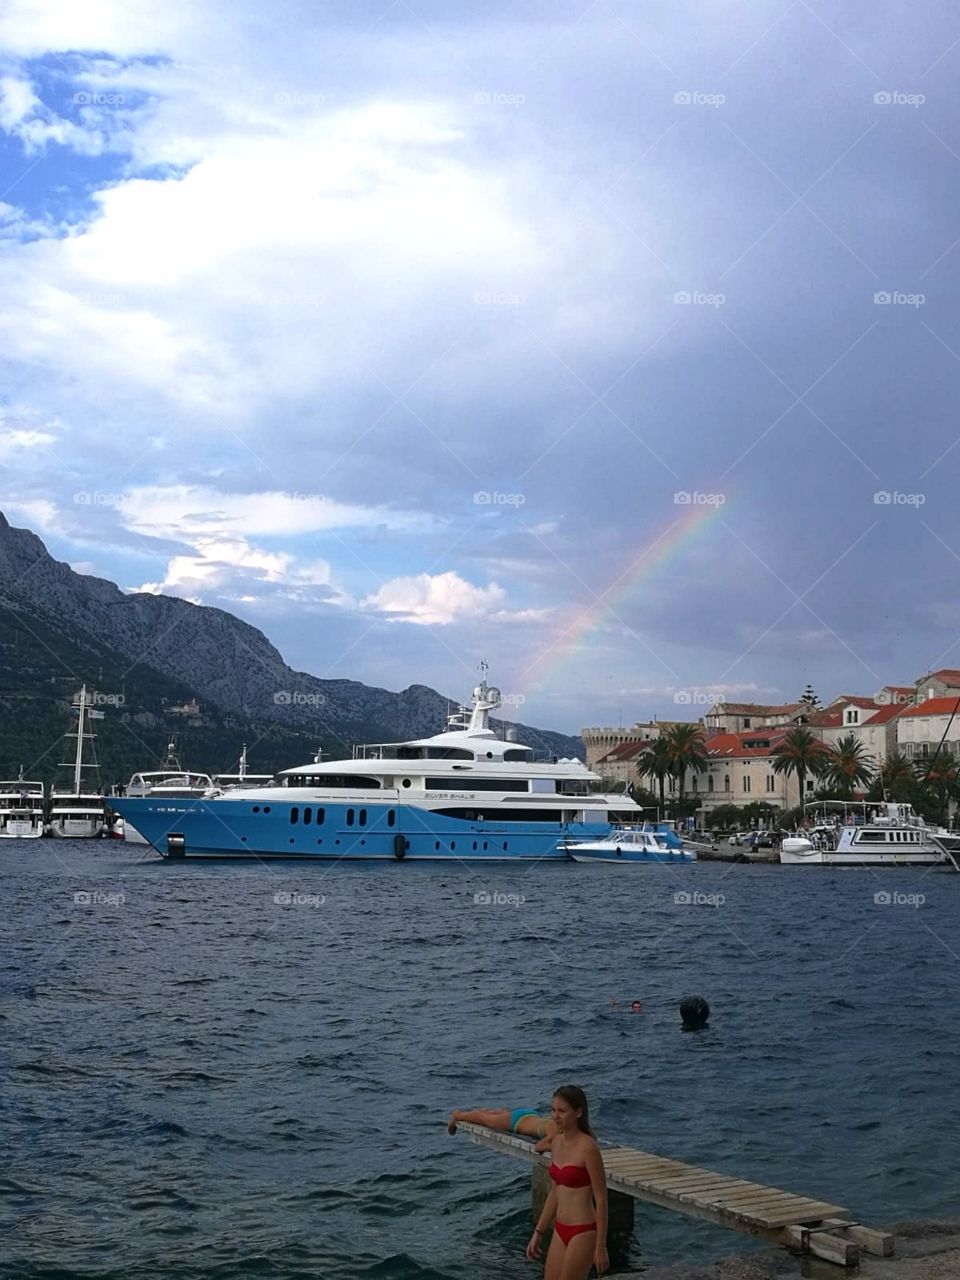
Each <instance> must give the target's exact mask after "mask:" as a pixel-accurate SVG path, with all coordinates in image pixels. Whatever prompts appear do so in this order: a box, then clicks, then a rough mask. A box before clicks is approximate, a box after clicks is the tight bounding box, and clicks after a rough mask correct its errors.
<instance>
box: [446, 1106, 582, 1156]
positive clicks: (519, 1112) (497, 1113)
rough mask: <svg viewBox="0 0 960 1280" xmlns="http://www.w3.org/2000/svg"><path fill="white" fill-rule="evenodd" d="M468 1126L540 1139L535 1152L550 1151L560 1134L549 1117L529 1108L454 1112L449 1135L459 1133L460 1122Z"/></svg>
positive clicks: (494, 1108) (490, 1108) (480, 1109)
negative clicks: (473, 1125)
mask: <svg viewBox="0 0 960 1280" xmlns="http://www.w3.org/2000/svg"><path fill="white" fill-rule="evenodd" d="M461 1120H463V1121H465V1122H466V1123H467V1124H482V1125H484V1126H485V1127H486V1128H487V1129H496V1130H497V1132H498V1133H519V1134H522V1135H523V1137H525V1138H538V1139H539V1141H538V1142H537V1144H536V1146H535V1147H534V1148H533V1149H534V1151H547V1150H549V1147H550V1143H551V1142H552V1141H553V1139H554V1138H555V1137H556V1135H557V1134H558V1133H559V1132H560V1130H559V1128H558V1127H557V1125H556V1124H555V1123H554V1121H553V1120H551V1119H550V1117H549V1116H542V1115H540V1113H539V1112H538V1111H531V1110H530V1108H529V1107H514V1109H513V1110H512V1111H507V1110H506V1109H504V1108H502V1107H479V1108H477V1109H476V1110H475V1111H454V1112H453V1113H452V1114H451V1116H450V1120H449V1123H448V1124H447V1132H448V1133H456V1132H457V1124H458V1122H459V1121H461Z"/></svg>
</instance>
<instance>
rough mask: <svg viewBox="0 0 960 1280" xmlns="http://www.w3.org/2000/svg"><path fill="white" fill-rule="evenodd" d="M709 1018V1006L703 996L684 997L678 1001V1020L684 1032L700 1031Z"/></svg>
mask: <svg viewBox="0 0 960 1280" xmlns="http://www.w3.org/2000/svg"><path fill="white" fill-rule="evenodd" d="M709 1017H710V1006H709V1005H708V1004H707V1002H706V1000H704V998H703V996H685V997H684V999H683V1000H681V1001H680V1020H681V1021H682V1023H683V1029H684V1031H701V1030H702V1029H703V1028H704V1027H705V1026H706V1025H707V1019H708V1018H709Z"/></svg>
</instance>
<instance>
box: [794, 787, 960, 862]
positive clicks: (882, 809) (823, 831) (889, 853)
mask: <svg viewBox="0 0 960 1280" xmlns="http://www.w3.org/2000/svg"><path fill="white" fill-rule="evenodd" d="M817 809H818V810H819V811H821V812H822V813H823V814H829V813H830V812H833V813H834V814H835V817H836V821H834V822H832V823H831V822H826V821H820V822H818V823H817V824H816V825H815V826H814V827H812V828H811V830H810V831H809V832H808V833H807V834H805V835H801V834H797V835H795V836H787V837H785V838H784V840H783V843H782V845H781V847H780V861H781V863H783V864H784V865H785V866H819V867H865V866H867V867H926V866H933V865H935V864H937V863H940V862H944V861H945V860H946V855H945V853H944V851H943V849H942V848H941V847H940V846H939V845H938V844H937V842H936V840H935V839H934V836H933V831H932V829H931V828H930V827H928V826H927V824H926V823H925V822H924V820H923V818H921V817H920V815H919V814H917V813H915V812H914V810H913V806H912V805H909V804H902V803H898V802H896V801H883V802H880V803H869V802H863V803H856V802H853V801H844V800H833V801H831V800H824V801H819V802H818V804H817Z"/></svg>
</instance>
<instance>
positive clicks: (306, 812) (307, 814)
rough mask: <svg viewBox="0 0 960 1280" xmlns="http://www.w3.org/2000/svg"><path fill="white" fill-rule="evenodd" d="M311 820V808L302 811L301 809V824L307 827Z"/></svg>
mask: <svg viewBox="0 0 960 1280" xmlns="http://www.w3.org/2000/svg"><path fill="white" fill-rule="evenodd" d="M312 821H313V810H312V809H304V811H303V825H304V826H305V827H309V825H310V823H311V822H312Z"/></svg>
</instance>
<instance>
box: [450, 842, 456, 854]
mask: <svg viewBox="0 0 960 1280" xmlns="http://www.w3.org/2000/svg"><path fill="white" fill-rule="evenodd" d="M456 847H457V842H456V840H451V841H450V851H451V853H452V852H453V850H454V849H455V848H456Z"/></svg>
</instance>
